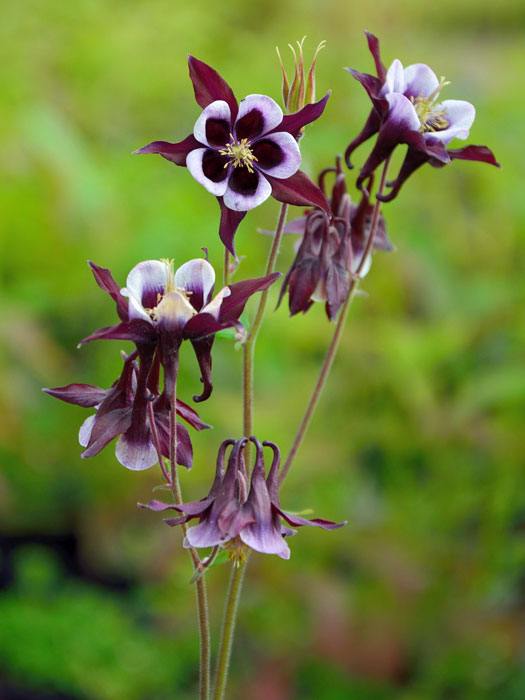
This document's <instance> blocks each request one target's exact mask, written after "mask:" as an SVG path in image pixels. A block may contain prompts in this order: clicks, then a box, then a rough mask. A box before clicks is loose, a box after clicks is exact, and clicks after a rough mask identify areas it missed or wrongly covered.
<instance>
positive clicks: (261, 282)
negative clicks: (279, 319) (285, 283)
mask: <svg viewBox="0 0 525 700" xmlns="http://www.w3.org/2000/svg"><path fill="white" fill-rule="evenodd" d="M278 277H280V273H279V272H274V273H273V274H271V275H267V276H266V277H257V278H255V279H250V280H243V281H242V282H235V283H234V284H231V285H230V290H231V294H230V296H228V297H226V298H225V299H224V301H223V302H222V305H221V312H220V316H219V321H220V322H222V323H224V322H229V321H230V322H234V321H237V320H238V319H239V318H240V316H241V314H242V312H243V311H244V307H245V305H246V302H247V301H248V299H249V298H250V297H251V296H252V294H255V293H256V292H262V291H263V290H264V289H268V287H270V285H272V284H273V283H274V282H275V280H276V279H277V278H278Z"/></svg>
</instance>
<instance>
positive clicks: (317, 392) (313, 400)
mask: <svg viewBox="0 0 525 700" xmlns="http://www.w3.org/2000/svg"><path fill="white" fill-rule="evenodd" d="M389 162H390V159H387V160H386V162H385V165H384V167H383V171H382V173H381V181H380V183H379V188H378V194H381V193H382V192H383V190H384V187H385V182H386V174H387V170H388V165H389ZM380 210H381V202H380V201H379V200H378V199H376V202H375V204H374V209H373V212H372V221H371V223H370V232H369V234H368V239H367V242H366V246H365V249H364V251H363V257H362V258H361V261H360V263H359V266H358V268H357V270H356V271H355V274H354V277H353V279H352V282H351V284H350V289H349V292H348V296H347V298H346V301H345V303H344V304H343V307H342V308H341V311H340V312H339V318H338V319H337V323H336V326H335V329H334V335H333V336H332V340H331V342H330V345H329V346H328V349H327V351H326V354H325V357H324V361H323V364H322V366H321V370H320V372H319V376H318V378H317V382H316V384H315V387H314V390H313V392H312V394H311V396H310V399H309V401H308V404H307V406H306V411H305V412H304V415H303V417H302V419H301V422H300V424H299V427H298V429H297V432H296V434H295V438H294V441H293V443H292V447H291V448H290V452H289V453H288V456H287V457H286V461H285V463H284V465H283V468H282V469H281V474H280V477H279V479H280V482H281V483H282V482H283V481H284V479H285V478H286V476H287V475H288V472H289V471H290V468H291V466H292V463H293V461H294V459H295V457H296V455H297V452H298V450H299V448H300V446H301V444H302V442H303V439H304V436H305V434H306V431H307V430H308V427H309V426H310V422H311V420H312V416H313V414H314V412H315V409H316V408H317V404H318V403H319V399H320V397H321V394H322V393H323V389H324V387H325V385H326V380H327V378H328V375H329V374H330V370H331V369H332V365H333V364H334V360H335V357H336V355H337V351H338V349H339V344H340V342H341V337H342V335H343V330H344V327H345V324H346V319H347V316H348V311H349V309H350V303H351V301H352V298H353V297H354V294H355V292H356V290H357V288H358V286H359V282H360V280H361V275H362V273H363V268H364V266H365V265H366V261H367V260H368V257H369V255H371V253H372V249H373V246H374V240H375V236H376V232H377V225H378V223H379V214H380Z"/></svg>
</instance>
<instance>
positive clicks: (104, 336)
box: [79, 319, 157, 345]
mask: <svg viewBox="0 0 525 700" xmlns="http://www.w3.org/2000/svg"><path fill="white" fill-rule="evenodd" d="M156 339H157V334H156V332H155V329H154V327H153V326H152V325H151V324H150V323H148V322H147V321H143V320H141V319H133V320H132V321H124V322H122V323H119V324H117V325H116V326H107V327H105V328H99V329H98V330H96V331H94V333H91V335H88V336H87V337H86V338H84V339H83V340H81V341H80V343H79V345H85V344H86V343H90V342H91V341H93V340H131V341H132V342H133V343H137V344H138V345H140V344H150V343H154V342H155V341H156Z"/></svg>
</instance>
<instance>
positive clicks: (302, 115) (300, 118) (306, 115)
mask: <svg viewBox="0 0 525 700" xmlns="http://www.w3.org/2000/svg"><path fill="white" fill-rule="evenodd" d="M331 94H332V93H331V92H330V91H328V92H327V93H326V95H325V96H324V97H323V98H321V99H320V100H319V101H318V102H312V103H310V104H307V105H305V106H304V107H303V108H302V109H300V110H299V111H298V112H294V114H285V115H284V117H283V120H282V122H281V123H280V124H279V126H278V127H277V131H287V132H288V133H289V134H291V135H292V136H294V137H297V136H299V134H300V132H301V130H302V129H303V128H304V127H305V126H306V125H307V124H311V123H312V122H314V121H315V120H316V119H319V117H320V116H321V115H322V113H323V112H324V108H325V107H326V103H327V102H328V100H329V98H330V95H331Z"/></svg>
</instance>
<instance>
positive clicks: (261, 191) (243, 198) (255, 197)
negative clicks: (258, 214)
mask: <svg viewBox="0 0 525 700" xmlns="http://www.w3.org/2000/svg"><path fill="white" fill-rule="evenodd" d="M271 194H272V187H271V185H270V183H269V182H268V180H267V179H266V178H265V177H264V175H261V174H260V175H259V182H258V184H257V189H256V190H255V192H253V193H252V194H242V193H240V192H236V191H235V190H232V189H231V187H230V186H229V185H228V188H227V189H226V192H225V193H224V204H225V205H226V206H227V207H228V209H233V211H249V210H250V209H254V208H255V207H258V206H259V204H262V203H263V202H265V201H266V200H267V199H268V197H269V196H270V195H271Z"/></svg>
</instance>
